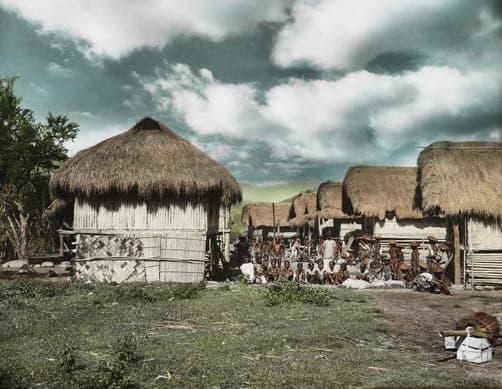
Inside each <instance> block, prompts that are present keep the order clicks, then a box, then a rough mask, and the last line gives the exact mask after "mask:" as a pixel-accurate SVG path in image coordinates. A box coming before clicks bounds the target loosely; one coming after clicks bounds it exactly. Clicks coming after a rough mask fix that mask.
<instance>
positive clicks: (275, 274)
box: [267, 258, 279, 282]
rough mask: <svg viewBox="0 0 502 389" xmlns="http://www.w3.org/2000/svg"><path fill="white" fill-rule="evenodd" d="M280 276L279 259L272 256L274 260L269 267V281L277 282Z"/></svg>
mask: <svg viewBox="0 0 502 389" xmlns="http://www.w3.org/2000/svg"><path fill="white" fill-rule="evenodd" d="M278 278H279V267H278V265H277V261H276V260H275V258H272V260H271V261H270V262H269V264H268V269H267V281H268V282H275V281H277V279H278Z"/></svg>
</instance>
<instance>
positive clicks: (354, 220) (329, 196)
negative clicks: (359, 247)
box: [316, 181, 361, 239]
mask: <svg viewBox="0 0 502 389" xmlns="http://www.w3.org/2000/svg"><path fill="white" fill-rule="evenodd" d="M316 200H317V212H318V220H319V227H318V228H319V233H320V234H323V231H324V230H330V231H331V233H332V234H334V235H335V236H339V237H341V238H342V239H343V238H344V237H345V235H346V234H348V233H353V232H354V231H356V230H360V229H361V221H360V217H357V216H350V215H348V214H346V213H345V212H343V210H342V184H341V183H340V182H332V181H326V182H323V183H321V184H320V185H319V188H318V189H317V199H316Z"/></svg>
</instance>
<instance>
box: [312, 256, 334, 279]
mask: <svg viewBox="0 0 502 389" xmlns="http://www.w3.org/2000/svg"><path fill="white" fill-rule="evenodd" d="M330 262H333V261H330ZM315 277H316V280H317V284H320V285H323V284H325V283H326V282H327V280H328V275H327V273H326V270H325V269H324V261H323V260H319V262H318V263H317V269H316V271H315Z"/></svg>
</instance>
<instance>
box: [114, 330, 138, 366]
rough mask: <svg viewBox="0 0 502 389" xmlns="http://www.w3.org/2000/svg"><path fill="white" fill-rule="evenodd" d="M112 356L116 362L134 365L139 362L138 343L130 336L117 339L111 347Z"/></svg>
mask: <svg viewBox="0 0 502 389" xmlns="http://www.w3.org/2000/svg"><path fill="white" fill-rule="evenodd" d="M113 351H114V356H115V358H116V359H117V360H118V361H122V362H127V363H134V362H137V361H138V360H139V355H138V343H137V341H136V338H135V336H134V335H132V334H128V335H126V336H124V337H123V338H121V339H119V340H118V341H117V343H116V344H115V345H114V347H113Z"/></svg>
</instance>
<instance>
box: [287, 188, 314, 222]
mask: <svg viewBox="0 0 502 389" xmlns="http://www.w3.org/2000/svg"><path fill="white" fill-rule="evenodd" d="M316 216H317V194H316V192H304V193H299V194H298V195H296V196H295V197H293V199H292V201H291V206H290V208H289V225H290V226H292V227H296V226H302V225H304V224H312V223H313V221H314V220H315V218H316Z"/></svg>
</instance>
